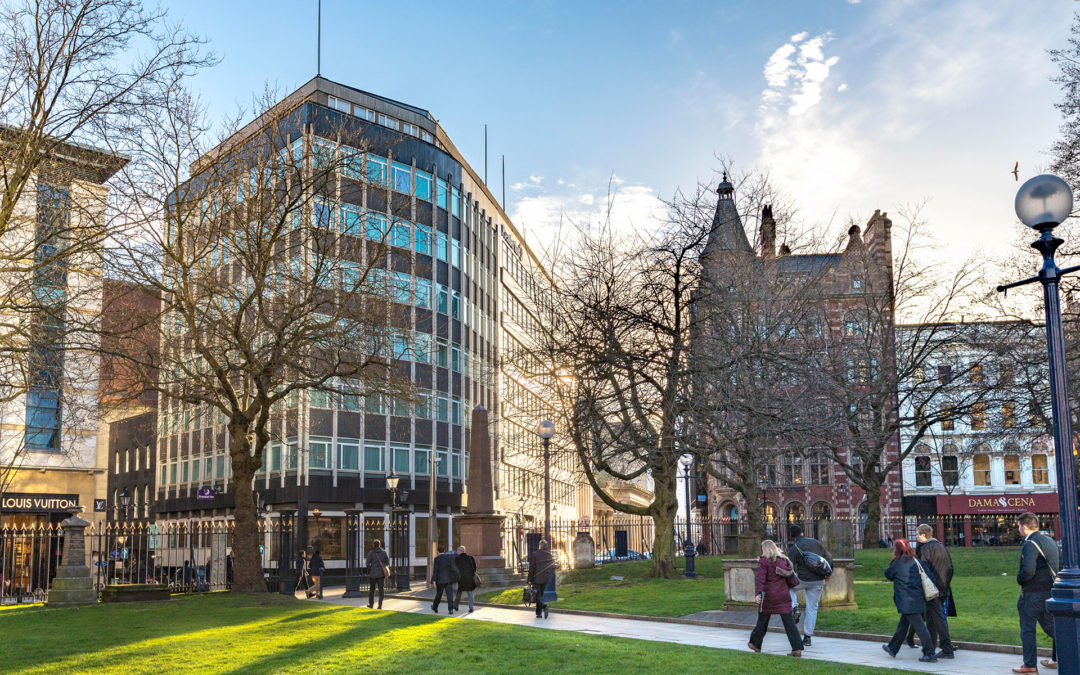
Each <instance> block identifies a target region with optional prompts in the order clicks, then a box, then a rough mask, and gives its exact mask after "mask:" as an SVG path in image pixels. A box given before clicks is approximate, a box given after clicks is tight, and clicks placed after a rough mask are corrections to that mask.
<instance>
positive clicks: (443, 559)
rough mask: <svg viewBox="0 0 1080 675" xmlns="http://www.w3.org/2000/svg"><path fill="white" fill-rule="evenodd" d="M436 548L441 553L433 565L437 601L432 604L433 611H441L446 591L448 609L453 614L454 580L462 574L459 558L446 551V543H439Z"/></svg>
mask: <svg viewBox="0 0 1080 675" xmlns="http://www.w3.org/2000/svg"><path fill="white" fill-rule="evenodd" d="M436 550H438V552H439V555H437V556H435V562H434V564H433V565H432V567H431V583H433V584H435V602H433V603H432V605H431V611H433V612H435V613H436V614H438V613H439V602H441V601H442V596H443V593H446V609H447V610H449V612H450V614H453V613H454V582H456V581H457V579H458V576H460V573H459V572H458V566H457V560H456V557H455V556H454V554H453V553H447V552H446V544H439V546H438V548H437V549H436Z"/></svg>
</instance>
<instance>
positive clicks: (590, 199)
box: [578, 195, 596, 206]
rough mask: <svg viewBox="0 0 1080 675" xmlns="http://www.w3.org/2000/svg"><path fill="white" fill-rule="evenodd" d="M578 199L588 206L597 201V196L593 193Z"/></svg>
mask: <svg viewBox="0 0 1080 675" xmlns="http://www.w3.org/2000/svg"><path fill="white" fill-rule="evenodd" d="M578 201H579V202H581V203H582V204H584V205H586V206H592V205H593V204H594V203H595V202H596V198H595V197H593V196H592V195H581V196H580V197H578Z"/></svg>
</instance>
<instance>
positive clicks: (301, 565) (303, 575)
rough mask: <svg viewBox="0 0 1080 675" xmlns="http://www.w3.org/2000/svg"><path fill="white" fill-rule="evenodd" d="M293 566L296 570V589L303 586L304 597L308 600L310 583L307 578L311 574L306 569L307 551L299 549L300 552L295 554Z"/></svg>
mask: <svg viewBox="0 0 1080 675" xmlns="http://www.w3.org/2000/svg"><path fill="white" fill-rule="evenodd" d="M293 565H294V566H295V568H296V588H297V589H298V588H300V587H301V586H303V587H304V596H305V597H308V598H310V597H311V583H310V580H309V579H308V577H309V575H310V573H311V572H310V570H309V569H308V559H307V551H305V550H303V549H300V552H299V553H297V554H296V560H295V561H294V563H293ZM294 590H295V589H294Z"/></svg>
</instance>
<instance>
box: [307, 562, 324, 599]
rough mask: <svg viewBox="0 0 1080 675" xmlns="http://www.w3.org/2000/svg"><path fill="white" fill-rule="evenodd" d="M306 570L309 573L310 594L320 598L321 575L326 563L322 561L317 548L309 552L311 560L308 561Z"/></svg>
mask: <svg viewBox="0 0 1080 675" xmlns="http://www.w3.org/2000/svg"><path fill="white" fill-rule="evenodd" d="M308 571H309V572H310V574H311V585H312V588H311V590H312V595H314V596H316V597H317V598H319V599H320V600H322V577H323V572H325V571H326V564H325V563H323V559H322V554H321V553H320V552H319V549H315V551H314V553H312V554H311V560H310V561H308Z"/></svg>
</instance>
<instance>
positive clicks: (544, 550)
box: [528, 539, 555, 619]
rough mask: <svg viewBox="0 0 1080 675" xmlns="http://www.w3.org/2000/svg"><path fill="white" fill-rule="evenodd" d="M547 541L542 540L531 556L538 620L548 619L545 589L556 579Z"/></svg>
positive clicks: (553, 560) (530, 580)
mask: <svg viewBox="0 0 1080 675" xmlns="http://www.w3.org/2000/svg"><path fill="white" fill-rule="evenodd" d="M549 548H550V546H549V544H548V541H547V539H541V540H540V544H539V546H538V547H537V549H536V550H535V551H533V552H532V553H530V554H529V576H528V582H529V585H531V586H532V588H533V596H534V597H535V598H536V618H537V619H539V618H540V617H541V616H543V617H544V618H545V619H546V618H548V606H547V604H546V603H545V602H544V589H545V588H547V585H548V584H549V583H551V582H552V581H554V579H555V559H554V558H552V557H551V551H550V550H549Z"/></svg>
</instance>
